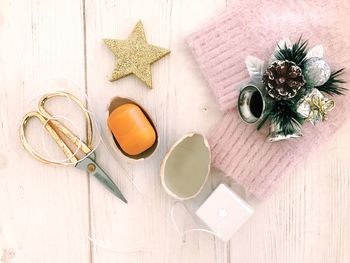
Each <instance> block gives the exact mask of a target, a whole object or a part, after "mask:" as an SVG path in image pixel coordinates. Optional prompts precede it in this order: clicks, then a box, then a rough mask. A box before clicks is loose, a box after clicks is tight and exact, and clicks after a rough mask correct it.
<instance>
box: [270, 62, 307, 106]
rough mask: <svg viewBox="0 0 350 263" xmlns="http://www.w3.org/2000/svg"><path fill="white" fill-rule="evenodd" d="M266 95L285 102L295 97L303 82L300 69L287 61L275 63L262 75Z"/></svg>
mask: <svg viewBox="0 0 350 263" xmlns="http://www.w3.org/2000/svg"><path fill="white" fill-rule="evenodd" d="M263 82H264V84H265V88H266V90H267V92H268V94H269V95H270V96H271V97H272V98H275V99H278V100H281V99H283V100H287V99H291V98H293V97H294V96H295V95H297V93H298V90H299V89H300V88H301V87H302V86H304V84H305V80H304V77H303V75H302V71H301V69H300V68H299V67H298V66H297V65H296V64H295V63H294V62H291V61H288V60H284V61H275V62H273V63H272V64H271V66H270V67H268V68H267V69H266V71H265V73H264V75H263Z"/></svg>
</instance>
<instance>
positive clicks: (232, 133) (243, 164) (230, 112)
mask: <svg viewBox="0 0 350 263" xmlns="http://www.w3.org/2000/svg"><path fill="white" fill-rule="evenodd" d="M309 2H311V1H308V2H304V1H294V0H271V1H251V0H245V1H239V0H236V1H235V3H233V4H232V6H230V7H228V8H226V10H224V12H223V13H221V14H219V15H218V16H217V17H216V18H214V19H213V20H212V21H210V22H209V23H208V24H206V25H204V26H203V27H202V28H201V29H200V30H199V31H197V32H195V33H194V34H192V35H191V36H190V37H189V39H188V43H189V46H190V48H191V50H192V53H193V55H194V56H195V59H196V60H197V62H198V65H199V67H200V68H201V70H202V72H203V74H204V76H205V78H206V79H207V81H208V84H209V86H210V88H211V89H212V91H213V93H214V95H215V97H216V99H217V101H218V103H219V105H220V108H221V109H222V110H223V111H224V112H225V115H224V117H223V120H222V122H221V123H220V124H219V126H218V127H217V128H216V129H214V131H213V133H212V135H211V137H210V138H209V141H210V144H211V147H212V156H213V165H214V166H215V167H217V168H219V169H221V170H222V171H224V172H225V173H226V174H227V175H228V176H231V177H232V178H233V179H235V180H236V181H237V182H238V183H240V184H241V185H242V186H243V187H245V189H246V190H247V191H248V192H250V193H252V194H254V195H255V196H257V197H260V198H263V197H265V196H267V195H268V194H269V193H271V192H272V191H273V190H274V189H275V187H276V185H277V181H279V180H280V179H281V178H282V177H283V176H285V175H287V174H290V173H292V171H293V167H295V165H296V164H298V163H300V162H302V161H303V160H304V159H305V157H306V155H308V154H310V153H311V152H312V151H313V149H314V148H315V147H316V146H317V145H318V144H320V143H321V142H322V141H324V140H327V139H328V138H329V137H330V136H331V135H333V134H334V133H335V131H336V130H337V129H338V128H339V127H340V126H341V125H342V124H343V123H345V122H346V121H347V120H349V118H350V103H349V95H350V94H347V95H346V96H338V97H335V100H336V105H337V106H336V108H335V109H334V110H333V111H332V112H331V113H330V114H329V120H328V121H327V122H324V123H320V124H318V125H316V127H313V126H312V125H307V124H306V125H304V126H303V135H304V136H303V137H302V138H298V139H294V140H288V141H281V142H275V143H271V142H268V141H266V136H267V133H268V131H267V127H265V128H264V129H262V130H260V131H257V130H256V128H255V127H254V126H250V125H247V124H245V123H243V121H242V120H241V119H240V117H239V114H238V112H237V97H238V94H239V88H238V87H239V85H240V84H241V83H244V82H246V81H247V80H248V72H247V70H246V68H245V63H244V59H245V57H246V56H247V55H254V56H257V57H259V58H261V59H264V60H267V59H268V58H269V56H270V55H271V54H272V53H273V51H274V49H275V47H276V43H277V42H278V41H279V40H281V39H282V38H285V37H289V38H291V40H296V39H297V38H298V37H299V36H300V35H303V38H304V39H309V40H310V47H312V46H313V45H316V44H322V45H323V46H324V49H325V59H326V60H327V61H328V63H329V64H330V65H331V67H332V68H333V69H339V68H341V67H346V68H348V70H350V34H349V30H348V28H349V26H350V17H349V15H348V14H347V10H350V1H347V0H341V1H324V0H314V1H312V3H309ZM345 78H346V79H349V78H348V76H345ZM346 86H347V88H348V86H349V85H346ZM266 126H267V125H266Z"/></svg>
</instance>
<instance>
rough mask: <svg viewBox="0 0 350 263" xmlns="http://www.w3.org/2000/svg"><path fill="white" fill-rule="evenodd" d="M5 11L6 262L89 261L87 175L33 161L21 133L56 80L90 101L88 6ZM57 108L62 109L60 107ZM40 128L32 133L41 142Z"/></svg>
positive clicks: (62, 1)
mask: <svg viewBox="0 0 350 263" xmlns="http://www.w3.org/2000/svg"><path fill="white" fill-rule="evenodd" d="M0 10H1V13H0V21H1V22H0V45H1V48H0V61H1V67H0V78H1V87H0V101H1V103H0V104H1V110H0V136H1V142H0V163H1V164H0V175H1V176H0V211H1V212H0V259H1V260H2V261H1V262H4V263H6V262H7V263H9V262H11V263H12V262H89V261H90V252H89V242H88V239H87V235H88V234H89V203H88V196H89V195H88V181H87V177H86V175H84V173H81V172H80V171H78V170H76V169H74V168H72V167H66V168H65V167H50V166H47V165H44V164H41V163H39V162H37V161H35V160H34V159H33V158H31V157H30V156H29V155H28V154H27V153H26V152H24V150H23V148H22V147H21V145H20V141H19V132H18V128H19V125H20V121H21V119H22V116H23V115H24V113H25V111H27V110H30V109H32V110H34V107H36V102H35V100H37V99H38V96H40V94H42V93H43V92H46V91H49V90H52V88H53V85H56V87H58V88H59V89H61V90H69V91H71V92H74V93H75V94H76V95H77V96H80V97H81V98H83V99H84V93H85V89H84V56H83V55H84V49H83V47H84V45H83V43H84V42H83V19H82V11H83V9H82V5H81V3H80V2H79V1H69V0H59V1H10V0H4V1H1V2H0ZM55 78H62V80H55V81H54V80H53V79H55ZM65 79H66V80H69V81H66V80H65ZM48 80H51V81H50V82H48ZM72 82H73V83H76V85H77V86H72V85H71V83H72ZM51 109H54V110H61V111H57V112H64V111H62V110H64V107H62V106H59V107H55V106H54V105H51ZM55 113H56V111H55ZM68 113H69V112H68ZM72 115H74V114H69V115H68V117H69V116H72ZM76 123H77V124H78V126H82V127H83V125H84V121H79V120H78V121H77V122H76ZM31 128H32V127H31ZM33 128H34V127H33ZM36 128H37V129H36V130H35V131H31V132H30V135H31V138H32V139H33V140H35V142H37V143H41V140H40V138H41V136H42V130H41V129H40V128H39V127H36ZM48 145H49V146H48V147H49V150H51V149H53V147H54V146H50V145H51V144H50V143H49V144H48Z"/></svg>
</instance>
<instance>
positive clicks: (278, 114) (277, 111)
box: [269, 100, 305, 135]
mask: <svg viewBox="0 0 350 263" xmlns="http://www.w3.org/2000/svg"><path fill="white" fill-rule="evenodd" d="M269 119H270V121H271V123H274V124H276V125H279V127H280V128H281V130H282V132H283V133H284V134H285V135H287V134H291V133H293V132H294V131H295V130H296V129H300V127H301V126H302V124H303V122H304V120H305V119H304V118H303V117H302V116H300V115H299V114H298V113H297V112H296V105H295V103H293V102H291V101H285V100H280V101H276V102H275V104H274V105H273V107H272V109H271V112H270V113H269Z"/></svg>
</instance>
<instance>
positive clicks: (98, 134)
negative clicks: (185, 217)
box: [42, 94, 215, 254]
mask: <svg viewBox="0 0 350 263" xmlns="http://www.w3.org/2000/svg"><path fill="white" fill-rule="evenodd" d="M85 97H86V100H87V102H89V98H88V97H87V95H86V94H85ZM65 98H67V99H68V100H70V101H71V102H72V103H73V104H74V102H73V101H72V100H71V99H70V98H69V97H68V96H65ZM89 105H91V104H90V103H89ZM84 111H85V113H87V114H89V115H90V117H91V121H92V123H93V129H94V134H95V136H96V137H97V143H96V144H95V147H94V148H93V149H92V151H91V152H90V153H89V154H88V155H86V156H84V157H83V158H82V159H80V160H79V161H82V160H83V159H85V158H87V157H88V156H89V155H90V154H92V153H94V152H95V150H96V149H97V147H98V146H99V145H100V143H102V144H103V145H104V146H105V148H106V149H107V151H108V152H109V154H111V155H112V156H113V155H114V154H115V153H114V152H112V151H111V149H110V148H109V147H108V145H107V144H106V142H105V140H104V139H103V137H102V135H101V132H100V131H101V128H100V125H99V123H98V122H97V121H96V118H95V117H94V114H93V113H92V112H91V111H90V110H88V109H86V108H85V109H84ZM54 119H55V120H58V119H64V120H66V121H68V122H69V123H71V124H72V126H73V127H74V129H75V130H77V131H79V128H78V126H77V125H76V124H75V123H74V122H73V121H72V120H71V119H69V118H67V117H64V116H60V115H53V116H51V117H50V118H48V120H47V121H46V122H45V124H47V122H49V121H50V120H54ZM43 128H44V126H43ZM96 131H97V132H96ZM78 133H79V134H78V137H79V146H81V144H82V136H81V132H78ZM95 136H94V138H95ZM94 138H93V140H94ZM42 139H43V138H42ZM44 145H45V146H46V144H44ZM79 148H80V147H77V149H76V151H75V152H74V155H76V154H77V153H78V152H79ZM46 151H47V153H48V150H47V147H46ZM52 160H54V158H52ZM114 160H116V158H114ZM56 161H58V162H61V163H62V161H64V162H65V163H63V164H64V165H66V164H69V163H66V161H67V159H66V160H56ZM116 161H117V160H116ZM117 162H118V164H119V166H120V168H122V170H123V171H124V174H125V175H126V177H127V179H128V180H129V181H130V182H131V183H132V185H133V186H134V188H135V189H136V191H137V192H138V193H139V194H140V196H141V197H142V198H143V199H144V201H145V203H146V205H147V206H149V207H150V208H151V207H152V200H151V199H150V198H149V197H148V196H147V195H145V194H144V193H143V192H142V191H141V189H140V187H139V186H138V185H137V184H136V183H135V182H134V180H133V178H132V177H131V176H130V175H129V173H128V172H127V170H126V168H125V167H124V166H123V165H122V164H121V163H120V162H119V161H117ZM177 204H179V202H175V203H174V204H173V205H172V207H171V224H169V223H170V221H169V219H168V218H167V217H166V216H165V215H163V213H161V218H162V219H163V220H164V221H165V222H166V223H167V224H169V225H171V226H172V227H174V229H175V231H176V233H177V234H178V235H179V237H180V239H182V240H183V242H185V240H184V238H185V235H187V234H188V233H191V232H205V233H208V234H212V235H215V232H213V231H210V230H208V229H204V228H193V229H188V230H185V231H181V230H180V229H179V227H178V225H177V223H176V220H175V206H176V205H177ZM181 204H182V205H183V206H184V207H185V208H186V210H187V211H188V212H189V210H188V208H187V207H186V206H185V205H184V204H183V203H181ZM152 209H153V207H152ZM159 214H160V213H159ZM189 214H191V213H190V212H189ZM87 239H88V240H89V242H91V243H92V244H93V245H94V246H95V247H99V248H101V249H104V250H108V251H111V252H114V253H119V254H123V253H124V254H132V253H151V252H152V251H149V250H146V249H136V250H132V251H120V250H117V249H114V248H111V247H110V246H107V245H105V244H104V242H101V241H98V240H97V239H95V238H92V237H90V236H87Z"/></svg>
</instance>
